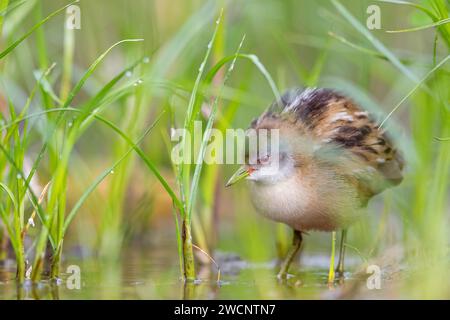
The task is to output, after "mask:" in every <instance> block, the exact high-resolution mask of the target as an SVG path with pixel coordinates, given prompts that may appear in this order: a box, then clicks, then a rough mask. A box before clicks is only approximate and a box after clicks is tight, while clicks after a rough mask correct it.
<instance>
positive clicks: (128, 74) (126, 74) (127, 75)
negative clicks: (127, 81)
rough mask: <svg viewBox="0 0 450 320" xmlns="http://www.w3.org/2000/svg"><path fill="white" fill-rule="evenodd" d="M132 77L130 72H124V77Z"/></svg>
mask: <svg viewBox="0 0 450 320" xmlns="http://www.w3.org/2000/svg"><path fill="white" fill-rule="evenodd" d="M132 75H133V73H132V72H131V71H127V72H125V76H126V77H128V78H129V77H131V76H132Z"/></svg>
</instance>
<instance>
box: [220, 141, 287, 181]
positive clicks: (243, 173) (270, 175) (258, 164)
mask: <svg viewBox="0 0 450 320" xmlns="http://www.w3.org/2000/svg"><path fill="white" fill-rule="evenodd" d="M246 159H247V161H246V163H245V164H244V165H243V166H241V167H240V168H239V169H238V170H237V171H236V172H235V173H234V174H233V175H232V176H231V178H230V179H229V180H228V182H227V184H226V186H227V187H229V186H231V185H233V184H235V183H237V182H238V181H241V180H244V179H247V180H251V181H254V182H258V183H266V184H271V183H276V182H278V181H280V180H283V179H286V178H287V177H289V176H291V174H292V173H293V171H294V167H295V161H294V158H293V156H292V154H291V153H290V152H289V151H288V150H286V149H283V150H277V152H270V151H269V152H266V153H263V154H262V155H258V156H255V157H254V158H253V159H252V158H251V157H250V158H249V157H247V158H246Z"/></svg>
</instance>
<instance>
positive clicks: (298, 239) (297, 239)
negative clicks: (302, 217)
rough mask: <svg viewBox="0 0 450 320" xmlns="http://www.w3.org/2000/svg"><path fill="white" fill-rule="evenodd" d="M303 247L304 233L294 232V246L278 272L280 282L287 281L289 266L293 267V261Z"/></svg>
mask: <svg viewBox="0 0 450 320" xmlns="http://www.w3.org/2000/svg"><path fill="white" fill-rule="evenodd" d="M301 245H302V233H301V232H300V231H297V230H294V238H293V240H292V246H291V248H290V249H289V251H288V253H287V254H286V257H285V258H284V260H283V263H282V264H281V268H280V272H278V275H277V277H278V279H280V280H281V279H286V277H287V272H288V270H289V266H290V265H291V263H292V260H293V259H294V257H295V255H296V254H297V252H298V250H299V249H300V246H301Z"/></svg>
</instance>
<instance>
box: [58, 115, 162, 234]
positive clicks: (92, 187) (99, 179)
mask: <svg viewBox="0 0 450 320" xmlns="http://www.w3.org/2000/svg"><path fill="white" fill-rule="evenodd" d="M163 114H164V113H162V114H160V115H159V116H158V117H157V118H156V120H155V121H154V122H153V123H152V124H151V125H150V127H148V128H147V130H146V131H145V132H144V133H143V134H142V136H141V137H139V138H138V139H137V141H136V142H135V143H134V144H135V145H138V144H139V143H140V142H141V141H142V140H143V139H144V138H145V137H146V136H147V135H148V134H149V133H150V131H151V130H152V129H153V128H154V127H155V125H156V124H157V123H158V122H159V120H160V119H161V117H162V115H163ZM132 151H133V148H130V149H128V151H127V152H126V153H125V154H124V155H123V156H121V157H120V158H119V160H117V161H116V162H115V163H114V164H113V165H112V166H110V167H109V168H107V169H106V170H104V171H103V172H102V173H101V174H100V175H99V176H98V177H97V179H95V181H94V182H93V183H92V184H91V185H90V186H89V187H88V188H87V189H86V191H85V192H84V193H83V194H82V195H81V197H80V198H79V199H78V201H77V203H76V204H75V205H74V207H73V208H72V210H71V211H70V213H69V214H68V215H67V218H66V220H65V222H64V231H63V234H65V233H66V231H67V228H68V227H69V225H70V223H71V222H72V220H73V219H74V218H75V215H76V214H77V212H78V210H79V209H80V208H81V206H82V205H83V203H84V202H85V201H86V199H87V198H88V197H89V195H90V194H91V193H92V192H93V191H94V190H95V189H96V188H97V186H98V185H99V184H100V183H101V182H102V181H103V180H104V179H105V178H106V177H107V176H109V174H110V173H111V171H113V170H114V169H115V168H116V167H117V166H118V165H119V164H120V163H121V162H122V161H123V160H124V159H125V158H126V157H127V156H128V155H129V154H130V153H131V152H132Z"/></svg>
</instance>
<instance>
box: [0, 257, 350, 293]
mask: <svg viewBox="0 0 450 320" xmlns="http://www.w3.org/2000/svg"><path fill="white" fill-rule="evenodd" d="M125 252H126V254H125V255H124V256H123V257H122V258H121V259H120V260H118V261H115V262H110V263H98V262H96V261H94V259H92V258H91V259H80V258H73V259H71V258H67V259H66V260H65V261H63V263H62V270H67V268H68V267H69V266H71V265H72V266H73V265H75V266H79V268H80V278H79V279H80V285H81V288H80V289H77V288H73V284H74V283H75V282H74V281H73V279H74V278H73V274H72V273H63V274H62V275H61V279H60V281H59V282H58V283H57V284H55V283H51V282H49V281H46V280H43V281H41V282H40V283H38V284H37V285H32V284H31V283H29V282H27V283H25V284H24V285H22V286H19V287H18V286H17V284H16V281H15V280H14V276H15V274H14V272H15V269H14V264H13V262H12V261H10V263H9V265H8V264H7V265H5V266H3V267H2V268H1V269H0V299H318V298H332V296H328V295H330V293H331V294H333V292H334V293H335V292H336V289H333V290H331V291H330V288H329V286H328V285H327V267H328V266H327V264H328V257H327V256H325V255H309V256H302V261H304V263H302V265H301V272H298V273H297V274H296V276H293V277H291V278H290V279H288V280H287V281H286V282H283V283H280V282H279V281H278V280H277V279H276V277H275V274H276V264H275V262H267V263H249V262H246V261H243V260H241V259H240V258H238V257H237V256H236V255H235V254H223V253H222V254H218V255H217V256H218V257H217V260H218V263H219V265H220V268H221V278H220V280H219V281H217V280H218V279H217V277H218V274H217V270H215V268H214V267H210V266H204V267H201V266H198V268H197V273H198V277H199V279H201V280H199V281H196V282H195V283H191V284H187V285H185V284H184V283H183V282H182V281H180V280H179V275H180V271H179V266H178V264H177V262H178V259H177V257H176V256H173V255H172V254H168V252H167V251H162V250H159V251H152V250H148V251H146V252H147V253H146V254H145V255H142V254H137V253H136V252H133V250H131V249H130V250H125ZM139 253H141V251H140V252H139ZM354 262H355V259H352V258H351V257H350V258H349V259H348V264H349V265H350V266H351V265H352V264H354ZM69 270H70V268H69ZM298 270H299V267H296V268H294V271H298ZM346 278H347V279H346V281H352V280H351V278H352V276H351V274H350V273H347V274H346ZM71 285H72V287H71ZM337 288H339V286H338V287H337ZM338 290H339V289H338Z"/></svg>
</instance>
